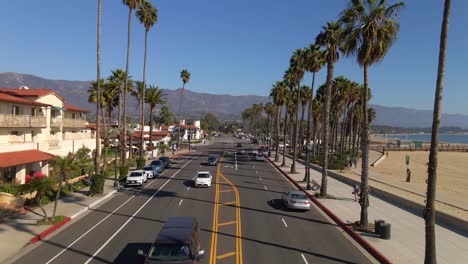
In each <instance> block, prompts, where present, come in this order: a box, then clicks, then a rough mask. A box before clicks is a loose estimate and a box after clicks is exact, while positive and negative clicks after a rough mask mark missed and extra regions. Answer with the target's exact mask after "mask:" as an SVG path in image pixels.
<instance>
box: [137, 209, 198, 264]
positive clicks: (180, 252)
mask: <svg viewBox="0 0 468 264" xmlns="http://www.w3.org/2000/svg"><path fill="white" fill-rule="evenodd" d="M138 254H139V255H142V256H145V263H158V264H163V263H180V264H189V263H190V264H194V263H198V262H199V261H200V259H201V258H202V257H203V255H204V254H205V251H204V250H200V226H199V224H198V221H197V219H195V218H193V217H171V218H169V219H168V220H167V222H166V223H165V224H164V226H163V227H162V229H161V231H159V234H158V236H157V237H156V240H155V241H154V242H153V244H152V245H151V248H150V250H149V252H147V253H145V252H144V251H143V250H141V249H140V250H138Z"/></svg>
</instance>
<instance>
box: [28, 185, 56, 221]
mask: <svg viewBox="0 0 468 264" xmlns="http://www.w3.org/2000/svg"><path fill="white" fill-rule="evenodd" d="M56 186H57V181H56V178H55V177H42V178H36V177H34V178H33V180H32V181H31V182H30V183H29V184H23V185H20V190H21V191H22V192H24V193H29V192H34V191H36V196H35V197H34V199H35V201H36V203H37V205H39V208H40V209H41V211H42V213H43V214H44V218H43V219H44V220H43V221H44V222H49V217H48V216H47V211H46V210H45V209H44V205H43V204H42V200H43V199H42V198H44V196H45V195H46V194H50V193H52V191H53V190H54V189H55V187H56Z"/></svg>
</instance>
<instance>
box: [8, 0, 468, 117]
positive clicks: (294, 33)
mask: <svg viewBox="0 0 468 264" xmlns="http://www.w3.org/2000/svg"><path fill="white" fill-rule="evenodd" d="M7 2H8V3H5V4H4V6H3V7H4V8H3V10H4V12H3V13H2V16H0V31H1V33H2V41H1V42H0V58H1V62H0V72H18V73H29V74H34V75H38V76H41V77H44V78H52V79H65V80H91V79H95V78H96V73H95V72H96V63H95V60H96V14H97V4H96V3H97V1H96V0H86V1H63V0H47V1H35V0H33V1H31V0H15V1H7ZM102 2H103V10H102V57H101V60H102V74H103V76H106V75H108V74H109V73H110V71H111V70H112V69H116V68H124V67H125V54H126V53H125V52H126V37H127V14H128V9H127V8H126V7H124V6H123V5H122V4H121V1H120V0H112V1H111V0H103V1H102ZM152 2H153V4H154V5H155V6H156V7H157V8H158V9H159V22H158V23H157V25H156V26H155V28H153V29H152V30H151V31H150V35H149V50H148V66H147V76H148V77H147V79H148V82H149V84H154V85H159V86H160V87H163V88H168V89H175V88H178V87H180V86H181V81H180V79H179V73H180V71H181V70H182V69H183V68H187V69H189V71H190V72H191V73H192V78H191V80H190V83H189V84H188V85H187V88H188V89H190V90H193V91H197V92H207V93H223V94H232V95H241V94H255V95H268V94H269V91H270V88H271V85H272V84H273V83H274V82H275V81H277V80H280V79H281V78H282V76H283V72H284V70H285V69H286V68H287V66H288V61H289V57H290V56H291V53H292V52H293V51H294V49H296V48H301V47H304V46H307V45H308V44H309V43H310V42H313V41H314V40H315V36H316V35H317V34H318V33H319V31H320V29H321V26H322V25H324V24H325V22H326V21H328V20H334V19H336V18H337V17H338V14H339V12H340V11H341V10H342V9H343V8H344V7H345V6H346V1H344V0H333V1H330V0H314V1H312V0H294V1H286V0H255V1H252V0H236V1H233V0H230V1H229V0H222V1H214V0H211V1H208V0H197V1H193V0H170V1H169V0H159V1H155V0H153V1H152ZM406 2H407V3H406V4H407V6H406V8H405V9H403V10H402V11H401V19H400V21H401V30H400V34H399V37H398V41H397V42H396V43H395V44H394V46H393V47H392V49H391V51H390V52H389V53H388V55H387V57H386V58H385V60H384V61H383V62H382V63H381V64H380V65H377V66H376V67H373V68H371V70H370V85H371V88H372V90H373V91H372V92H373V95H374V98H373V99H372V103H375V104H380V105H385V106H402V107H410V108H416V109H432V107H433V100H434V99H433V98H434V91H435V80H436V73H437V59H438V47H439V35H440V24H441V17H442V10H443V1H442V0H439V1H436V0H430V1H427V0H408V1H406ZM390 3H394V1H390ZM467 14H468V1H465V0H458V1H452V15H451V20H450V31H449V46H448V53H447V67H446V81H445V90H444V95H443V112H445V113H462V114H468V103H467V99H468V87H467V84H466V77H467V74H468V51H467V47H468V29H467V25H468V15H467ZM132 23H133V27H132V31H133V33H132V38H133V39H132V43H131V45H132V49H131V65H130V74H131V75H132V76H133V77H134V78H135V79H141V78H142V68H143V67H142V65H143V63H142V62H143V47H144V46H143V45H144V41H143V40H144V30H143V26H141V25H140V24H139V22H138V21H137V19H136V18H134V19H133V22H132ZM335 74H336V75H345V76H346V77H348V78H350V79H353V80H356V81H359V82H362V70H361V68H359V66H358V65H357V64H356V63H355V61H354V59H347V58H344V57H342V59H341V60H340V61H339V62H338V63H337V65H336V68H335ZM325 76H326V71H325V70H322V71H321V72H320V73H319V74H318V76H317V77H318V82H319V83H322V82H323V81H324V80H325ZM305 82H306V83H308V84H309V82H310V77H309V76H307V77H306V79H305Z"/></svg>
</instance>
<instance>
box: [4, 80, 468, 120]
mask: <svg viewBox="0 0 468 264" xmlns="http://www.w3.org/2000/svg"><path fill="white" fill-rule="evenodd" d="M22 85H26V86H28V87H30V88H51V89H54V90H56V91H57V92H58V93H59V94H61V95H62V96H63V97H65V99H66V100H67V101H68V103H69V104H72V105H75V106H78V107H82V108H85V109H88V110H89V111H91V112H93V111H94V110H95V108H94V105H93V104H90V103H88V93H87V90H88V88H89V86H90V82H89V81H67V80H48V79H44V78H41V77H37V76H34V75H30V74H18V73H0V87H3V88H15V87H20V86H22ZM165 93H166V94H167V101H168V106H169V109H170V111H171V112H173V113H177V112H178V106H179V98H180V97H179V96H180V93H181V89H176V90H170V89H166V90H165ZM129 97H130V100H129V108H128V109H129V112H130V114H129V115H131V116H134V117H136V116H137V102H136V100H135V99H134V98H133V97H131V96H129ZM268 100H269V99H268V97H266V96H255V95H243V96H232V95H226V94H223V95H219V94H208V93H197V92H192V91H190V90H185V91H184V101H183V106H182V112H183V113H185V114H184V116H185V117H191V116H202V115H204V114H206V113H208V112H211V113H214V114H216V115H218V116H219V117H220V118H221V119H239V118H240V114H241V112H242V111H243V110H244V109H246V108H247V107H249V106H251V105H252V104H255V103H265V102H267V101H268ZM371 107H373V108H374V109H375V111H376V113H377V120H375V121H374V125H387V126H393V127H412V128H424V127H430V126H431V125H432V111H428V110H415V109H409V108H402V107H386V106H380V105H371ZM441 126H445V127H450V126H452V127H461V128H465V129H466V128H468V115H452V114H443V115H442V120H441Z"/></svg>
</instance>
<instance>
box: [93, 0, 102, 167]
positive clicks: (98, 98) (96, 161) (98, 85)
mask: <svg viewBox="0 0 468 264" xmlns="http://www.w3.org/2000/svg"><path fill="white" fill-rule="evenodd" d="M96 61H97V70H96V73H97V77H96V154H95V155H94V172H95V173H96V174H97V175H100V174H101V168H100V153H101V137H100V132H101V123H100V121H99V109H100V108H101V96H100V94H101V83H100V81H99V80H101V0H98V17H97V50H96Z"/></svg>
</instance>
